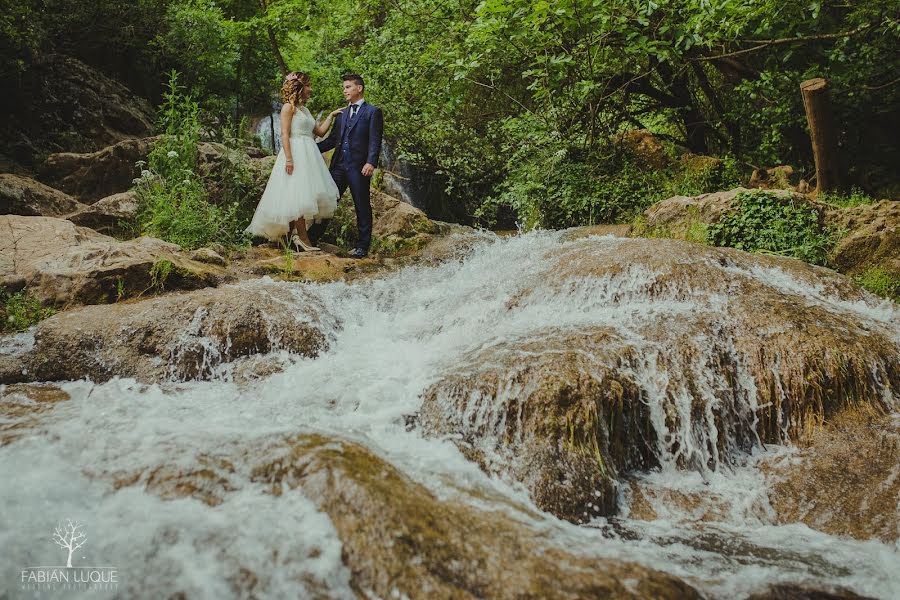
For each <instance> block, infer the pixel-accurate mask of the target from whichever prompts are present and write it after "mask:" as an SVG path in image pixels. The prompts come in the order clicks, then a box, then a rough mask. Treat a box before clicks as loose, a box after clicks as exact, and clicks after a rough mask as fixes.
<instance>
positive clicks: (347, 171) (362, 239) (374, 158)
mask: <svg viewBox="0 0 900 600" xmlns="http://www.w3.org/2000/svg"><path fill="white" fill-rule="evenodd" d="M343 79H344V98H345V99H346V100H347V102H348V103H349V106H348V107H347V108H346V109H344V112H342V113H341V114H340V115H338V117H337V119H336V120H335V122H334V127H332V128H331V133H330V134H328V137H327V138H325V139H324V140H322V141H321V142H319V151H320V152H327V151H329V150H331V149H332V148H334V154H332V156H331V167H330V170H331V177H332V178H333V179H334V183H335V184H336V185H337V188H338V192H339V193H340V195H341V196H343V195H344V192H345V191H346V190H347V186H348V185H349V186H350V195H351V196H353V205H354V207H355V208H356V225H357V227H358V228H359V241H358V242H357V243H356V247H355V248H354V249H353V250H352V251H351V252H350V256H351V257H353V258H363V257H364V256H366V255H367V254H368V253H369V246H370V245H371V243H372V204H371V203H370V202H369V182H370V180H371V179H372V173H373V172H374V171H375V165H377V164H378V156H379V155H380V154H381V132H382V129H383V127H384V117H383V116H382V114H381V109H380V108H378V107H377V106H373V105H371V104H369V103H367V102H366V100H365V98H363V92H364V90H365V84H364V83H363V79H362V77H360V76H359V75H357V74H355V73H354V74H351V75H344V78H343ZM325 226H326V223H316V224H315V225H313V226H312V227H310V228H309V237H310V238H311V239H312V242H313V244H315V243H316V240H317V239H318V238H319V236H321V235H322V233H323V232H324V231H325Z"/></svg>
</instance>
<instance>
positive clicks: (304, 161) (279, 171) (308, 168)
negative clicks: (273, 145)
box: [247, 136, 338, 241]
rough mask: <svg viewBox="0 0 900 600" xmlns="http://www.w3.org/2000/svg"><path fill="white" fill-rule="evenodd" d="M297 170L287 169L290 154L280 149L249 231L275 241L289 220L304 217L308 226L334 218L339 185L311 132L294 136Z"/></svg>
mask: <svg viewBox="0 0 900 600" xmlns="http://www.w3.org/2000/svg"><path fill="white" fill-rule="evenodd" d="M290 144H291V157H292V158H293V160H294V172H293V174H291V175H288V174H287V172H286V171H285V170H284V166H285V163H286V162H287V158H285V156H284V150H281V151H279V152H278V157H277V158H276V159H275V166H274V167H272V174H271V175H269V181H268V183H266V189H265V191H264V192H263V195H262V199H261V200H260V201H259V206H257V207H256V212H255V213H254V214H253V220H252V221H250V225H249V226H248V227H247V232H248V233H252V234H253V235H257V236H260V237H264V238H267V239H269V240H272V241H275V240H277V239H279V238H282V237H284V235H285V234H286V233H287V232H288V224H289V223H290V222H291V221H295V220H297V219H299V218H300V217H303V218H304V219H306V223H307V226H308V225H309V224H311V223H313V222H315V221H321V220H323V219H330V218H331V217H332V216H334V210H335V208H336V207H337V201H338V189H337V186H336V185H335V184H334V180H333V179H332V178H331V173H329V172H328V167H327V166H326V165H325V161H324V160H323V159H322V154H321V153H320V152H319V148H318V147H317V146H316V142H315V140H313V138H311V137H309V136H296V137H291V138H290Z"/></svg>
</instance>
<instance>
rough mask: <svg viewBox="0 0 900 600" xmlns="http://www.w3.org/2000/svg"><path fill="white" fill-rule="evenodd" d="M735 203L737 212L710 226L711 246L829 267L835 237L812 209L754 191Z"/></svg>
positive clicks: (743, 194) (798, 203) (791, 199)
mask: <svg viewBox="0 0 900 600" xmlns="http://www.w3.org/2000/svg"><path fill="white" fill-rule="evenodd" d="M735 202H736V203H737V210H735V211H734V212H732V213H729V214H727V215H725V216H724V217H722V219H720V220H719V222H718V223H714V224H712V225H710V226H709V228H708V233H707V235H708V239H709V242H710V243H711V244H714V245H716V246H728V247H731V248H738V249H739V250H746V251H748V252H763V253H768V254H778V255H782V256H792V257H794V258H799V259H800V260H803V261H806V262H808V263H812V264H817V265H826V264H828V257H829V254H830V253H831V250H832V249H833V248H834V244H835V235H834V234H833V232H831V231H829V230H828V229H827V228H825V227H824V226H823V225H822V224H821V223H820V218H819V212H818V211H817V210H816V209H815V208H813V207H812V206H809V205H807V204H805V203H802V202H797V201H795V200H794V199H793V198H781V197H778V196H776V195H773V194H767V193H765V192H756V191H754V192H743V193H740V194H738V195H737V196H735Z"/></svg>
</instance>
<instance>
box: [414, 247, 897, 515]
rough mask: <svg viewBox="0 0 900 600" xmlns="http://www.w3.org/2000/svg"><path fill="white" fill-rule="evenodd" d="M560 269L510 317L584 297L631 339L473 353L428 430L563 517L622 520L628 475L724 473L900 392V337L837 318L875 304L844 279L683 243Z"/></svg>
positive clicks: (584, 336) (431, 402)
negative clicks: (619, 496) (767, 447)
mask: <svg viewBox="0 0 900 600" xmlns="http://www.w3.org/2000/svg"><path fill="white" fill-rule="evenodd" d="M563 248H564V249H563ZM548 258H549V259H550V261H549V263H548V266H547V267H546V268H545V269H544V270H542V271H541V272H539V273H535V274H533V276H532V277H531V279H529V280H528V281H524V282H523V288H522V291H521V293H520V294H518V295H516V296H514V297H513V298H511V299H510V300H509V302H508V308H509V310H510V311H511V312H513V313H515V312H524V313H526V314H527V311H529V310H530V307H531V306H532V304H534V305H535V306H537V305H541V304H544V303H546V302H547V296H548V295H550V296H551V297H552V295H553V294H556V293H559V294H568V293H572V290H583V291H582V292H581V293H583V294H584V300H585V304H586V306H590V307H593V309H592V310H608V311H612V312H613V314H615V315H619V316H618V317H617V318H618V320H619V322H620V323H621V326H620V328H615V329H614V328H608V327H603V328H597V327H591V328H587V329H584V328H579V327H577V326H571V325H570V326H568V327H565V326H562V325H559V324H554V323H548V324H547V326H546V327H544V328H543V329H540V330H539V331H537V332H533V333H529V334H527V335H523V337H521V338H519V339H507V340H498V341H497V343H495V344H491V345H489V346H487V347H485V348H481V349H477V350H475V351H472V352H471V353H470V354H469V355H468V356H467V357H466V358H465V359H464V360H463V361H462V363H461V364H459V365H458V366H454V368H453V369H452V370H449V372H447V373H446V374H445V375H444V376H443V377H442V378H441V379H439V380H438V381H437V382H436V383H435V384H434V385H432V387H431V388H430V389H428V390H427V391H426V392H425V394H424V402H423V405H422V409H421V413H420V415H419V417H420V418H419V422H420V426H421V427H422V429H423V431H424V432H425V433H427V434H431V435H440V436H447V437H448V438H449V439H451V440H454V442H455V443H456V444H457V445H458V446H459V447H460V449H461V450H462V451H463V452H464V453H465V454H466V455H467V456H469V457H471V458H472V459H473V460H476V461H477V462H478V463H479V464H480V465H481V466H482V467H483V468H484V469H485V470H486V471H488V472H491V473H497V474H499V475H503V476H509V477H511V478H513V479H515V480H516V481H520V482H522V483H523V484H524V485H525V486H526V488H527V489H528V490H529V492H530V493H531V495H532V498H533V499H534V500H535V502H536V503H537V505H538V506H539V507H541V508H542V509H545V510H548V511H550V512H553V513H554V514H556V515H557V516H559V517H562V518H565V519H568V520H571V521H575V522H580V521H584V520H586V519H588V518H590V517H592V516H594V515H609V514H612V513H613V512H615V507H616V493H615V491H616V489H617V487H618V485H619V482H620V481H621V479H622V476H623V474H624V473H626V472H627V471H629V470H633V469H647V468H649V467H652V466H655V465H657V464H661V463H662V462H665V463H666V464H671V465H675V466H677V467H680V468H685V469H692V470H698V471H701V472H703V471H704V470H707V469H716V468H720V467H723V466H725V465H728V464H729V461H730V460H732V457H734V456H737V455H739V454H740V453H742V452H746V451H749V450H751V449H752V448H754V447H757V446H758V445H759V444H760V443H768V442H783V441H788V440H799V439H800V438H801V437H802V436H803V435H804V433H805V432H806V431H807V430H808V428H810V427H815V426H816V425H818V424H820V423H821V422H822V421H823V420H824V419H827V418H831V417H832V416H834V415H836V414H838V413H840V412H841V411H842V410H844V409H845V408H847V407H848V406H853V405H856V404H867V405H870V406H872V407H873V410H877V411H884V410H888V409H889V408H891V407H892V406H893V405H892V401H891V400H890V399H891V397H892V396H891V395H892V394H893V397H898V392H900V358H898V357H900V351H898V345H897V343H896V339H897V334H898V332H897V331H896V328H895V327H893V326H892V325H890V323H889V322H879V323H880V324H872V323H870V322H867V318H866V317H863V316H862V315H859V314H855V313H854V312H853V311H851V310H848V309H846V308H845V309H838V308H835V303H841V302H843V303H845V304H844V306H845V307H846V306H849V305H852V304H853V303H858V302H860V301H864V299H865V298H866V295H865V294H864V293H863V292H862V291H861V290H859V289H858V288H857V287H855V286H854V285H853V283H852V282H851V281H849V280H848V279H846V278H844V277H842V276H840V275H837V274H836V273H834V272H832V271H829V270H827V269H822V268H818V267H811V266H809V265H806V264H804V263H801V262H799V261H796V260H791V259H782V258H777V257H767V256H756V255H751V254H748V253H744V252H740V251H737V250H731V249H723V248H709V247H705V246H699V245H695V244H688V243H685V242H677V241H673V240H626V239H612V238H606V239H603V240H596V239H583V240H578V241H577V242H574V243H570V244H567V245H566V246H564V247H561V249H560V250H559V251H558V252H555V253H551V254H550V255H548ZM804 289H805V290H806V291H803V290H804ZM812 290H817V291H812ZM807 294H812V296H811V297H812V299H810V296H807ZM816 295H819V298H825V297H827V298H829V299H828V300H824V299H816ZM683 302H684V303H687V304H684V305H681V304H680V303H683ZM679 306H682V307H683V308H679ZM585 310H588V308H586V309H585ZM558 317H559V319H561V320H566V319H568V318H575V317H577V315H559V316H558ZM523 318H524V317H523Z"/></svg>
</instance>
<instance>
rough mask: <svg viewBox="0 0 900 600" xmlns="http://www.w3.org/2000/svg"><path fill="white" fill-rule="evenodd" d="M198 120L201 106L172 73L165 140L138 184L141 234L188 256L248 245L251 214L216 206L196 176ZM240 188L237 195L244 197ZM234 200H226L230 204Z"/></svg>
mask: <svg viewBox="0 0 900 600" xmlns="http://www.w3.org/2000/svg"><path fill="white" fill-rule="evenodd" d="M199 115H200V109H199V106H198V105H197V103H196V102H194V101H193V100H192V99H191V97H190V96H186V95H184V94H183V93H182V92H181V89H180V87H179V85H178V77H177V74H176V73H175V72H174V71H173V72H172V74H171V76H170V80H169V88H168V91H167V93H166V94H165V102H164V103H163V105H162V107H161V108H160V124H159V127H160V129H161V130H162V131H163V134H162V135H161V136H160V139H159V140H158V141H157V142H156V143H154V145H153V148H152V149H151V151H150V156H149V159H148V160H149V164H148V167H149V168H148V169H144V170H143V171H142V172H141V177H140V178H139V179H136V180H135V184H136V187H137V193H138V197H139V199H140V208H139V212H138V222H139V223H140V227H141V231H142V233H143V234H145V235H150V236H153V237H157V238H160V239H163V240H166V241H168V242H173V243H175V244H178V245H179V246H181V247H182V248H185V249H189V250H190V249H194V248H199V247H201V246H205V245H207V244H209V243H212V242H218V243H221V244H225V245H241V244H245V243H246V242H247V236H246V234H244V229H245V228H246V226H247V224H248V223H249V217H248V216H247V215H246V210H244V211H242V210H241V207H240V203H239V202H237V201H232V202H230V203H228V204H226V205H224V206H219V205H216V204H213V203H211V202H210V201H209V195H208V192H207V189H206V186H205V184H204V181H203V179H202V178H201V176H200V175H199V174H198V173H197V144H198V142H199V141H200V117H199ZM241 177H243V175H241ZM240 187H241V186H240V185H238V186H236V188H235V189H236V190H238V191H239V190H240ZM226 189H228V186H226ZM235 189H232V190H231V192H232V193H234V192H235ZM231 199H232V198H230V197H228V196H226V200H231Z"/></svg>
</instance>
